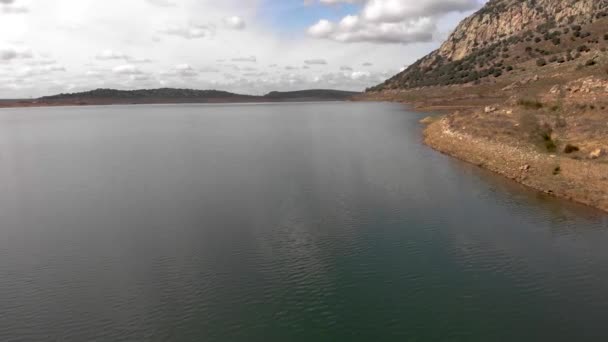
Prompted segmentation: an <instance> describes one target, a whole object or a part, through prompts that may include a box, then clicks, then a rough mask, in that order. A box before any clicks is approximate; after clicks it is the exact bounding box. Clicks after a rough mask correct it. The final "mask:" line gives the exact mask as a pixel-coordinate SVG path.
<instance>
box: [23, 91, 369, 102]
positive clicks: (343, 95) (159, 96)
mask: <svg viewBox="0 0 608 342" xmlns="http://www.w3.org/2000/svg"><path fill="white" fill-rule="evenodd" d="M359 94H360V93H357V92H351V91H341V90H329V89H312V90H300V91H290V92H278V91H275V92H270V93H268V94H266V95H263V96H254V95H243V94H235V93H231V92H227V91H220V90H196V89H175V88H160V89H138V90H117V89H95V90H91V91H85V92H78V93H67V94H58V95H52V96H44V97H41V98H38V99H36V100H32V101H29V100H21V101H19V102H18V103H17V105H28V104H34V105H64V104H66V105H98V104H145V103H226V102H288V101H345V100H349V99H351V98H352V97H353V96H355V95H359Z"/></svg>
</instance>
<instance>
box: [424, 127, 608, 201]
mask: <svg viewBox="0 0 608 342" xmlns="http://www.w3.org/2000/svg"><path fill="white" fill-rule="evenodd" d="M427 124H428V125H427V127H426V128H425V129H424V132H423V139H424V143H425V144H426V145H427V146H429V147H431V148H432V149H434V150H436V151H438V152H440V153H443V154H445V155H448V156H450V157H453V158H456V159H459V160H461V161H464V162H467V163H470V164H473V165H477V166H479V167H481V168H484V169H486V170H489V171H492V172H494V173H496V174H499V175H502V176H503V177H505V178H508V179H510V180H513V181H515V182H517V183H520V184H522V185H524V186H526V187H528V188H531V189H533V190H536V191H539V192H542V193H545V194H548V195H551V196H554V197H558V198H563V199H567V200H570V201H573V202H577V203H580V204H584V205H587V206H590V207H593V208H596V209H600V210H602V211H605V212H608V196H607V195H606V193H605V192H604V191H602V190H600V189H598V188H597V187H595V184H597V183H598V182H606V180H607V179H606V178H607V176H608V164H600V163H596V162H592V161H589V160H575V159H571V158H566V157H560V156H559V155H556V154H546V153H540V152H538V151H536V150H534V148H531V147H530V146H525V145H524V144H522V145H519V146H514V145H510V144H503V143H497V142H494V141H490V140H488V139H484V138H481V137H474V136H472V135H470V134H464V133H461V132H456V131H454V130H452V129H450V127H449V124H448V122H447V117H446V116H441V117H439V118H438V119H436V120H433V121H432V122H430V123H427Z"/></svg>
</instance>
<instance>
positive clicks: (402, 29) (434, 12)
mask: <svg viewBox="0 0 608 342" xmlns="http://www.w3.org/2000/svg"><path fill="white" fill-rule="evenodd" d="M321 2H322V3H326V4H332V3H338V2H349V1H344V0H326V1H321ZM361 2H362V3H364V6H363V8H362V10H361V12H360V13H359V14H356V15H348V16H345V17H343V18H342V19H341V20H340V21H339V22H331V21H329V20H326V19H321V20H319V21H318V22H317V23H316V24H314V25H312V26H311V27H309V28H308V34H309V35H310V36H312V37H314V38H318V39H330V40H334V41H338V42H345V43H352V42H371V43H400V44H410V43H417V42H429V41H431V40H432V39H433V34H434V32H436V31H437V29H436V27H437V20H438V18H439V17H440V16H443V15H446V14H448V13H452V12H464V11H468V10H472V9H475V8H477V7H479V3H478V2H477V0H418V1H411V0H366V1H361Z"/></svg>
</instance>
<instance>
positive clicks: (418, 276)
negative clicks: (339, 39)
mask: <svg viewBox="0 0 608 342" xmlns="http://www.w3.org/2000/svg"><path fill="white" fill-rule="evenodd" d="M419 119H420V115H418V114H415V113H412V112H408V111H406V110H404V109H403V107H401V106H399V105H394V104H370V103H322V104H313V103H309V104H269V105H251V106H249V105H209V106H205V105H176V106H167V105H164V106H112V107H85V108H40V109H20V110H3V111H0V274H1V275H2V276H1V277H0V308H2V309H1V310H0V322H2V323H1V324H0V340H2V341H10V340H18V341H21V340H22V341H48V340H68V341H86V340H109V341H134V340H136V341H142V340H172V341H175V340H179V341H183V340H192V341H200V340H205V341H311V340H327V341H335V340H348V341H369V340H372V339H380V340H421V341H429V340H440V341H444V340H454V341H460V340H462V341H499V340H506V341H514V340H531V341H536V340H551V341H571V340H577V341H583V340H590V341H597V340H602V339H603V338H605V337H607V335H608V333H606V332H605V329H604V327H603V320H604V317H605V313H606V311H607V310H608V294H606V292H605V289H606V288H607V285H608V267H607V266H608V250H607V249H606V248H605V246H606V245H607V244H608V234H607V231H608V230H607V229H606V228H607V223H608V221H607V216H606V215H605V214H603V213H600V212H598V211H595V210H593V209H590V208H586V207H582V206H579V205H575V204H571V203H567V202H564V201H561V200H558V199H554V198H551V197H547V196H544V195H539V194H537V193H535V192H531V191H528V190H526V189H524V188H522V187H521V186H519V185H517V184H514V183H512V182H510V181H506V180H503V179H502V178H500V177H498V176H496V175H494V174H491V173H489V172H486V171H484V170H481V169H479V168H476V167H474V166H471V165H467V164H464V163H461V162H459V161H456V160H453V159H450V158H448V157H446V156H443V155H441V154H439V153H436V152H434V151H432V150H430V149H429V148H427V147H425V146H423V145H422V144H421V135H420V129H421V128H420V126H419V124H418V120H419Z"/></svg>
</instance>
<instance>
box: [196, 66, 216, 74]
mask: <svg viewBox="0 0 608 342" xmlns="http://www.w3.org/2000/svg"><path fill="white" fill-rule="evenodd" d="M199 71H200V72H203V73H215V72H220V69H216V68H213V67H203V68H201V69H200V70H199Z"/></svg>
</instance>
